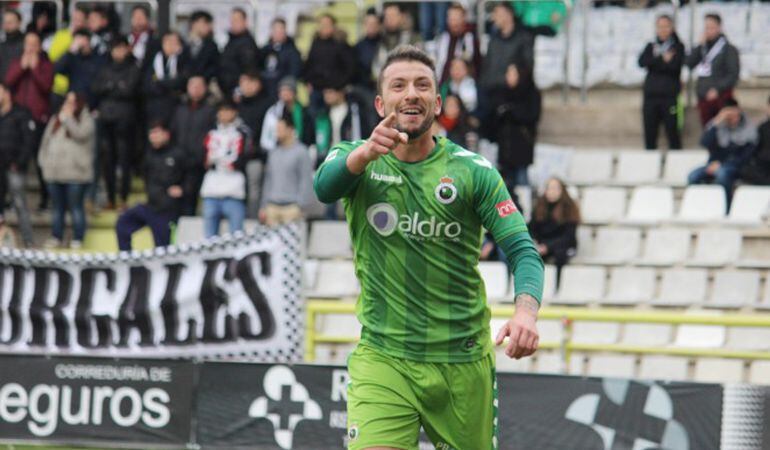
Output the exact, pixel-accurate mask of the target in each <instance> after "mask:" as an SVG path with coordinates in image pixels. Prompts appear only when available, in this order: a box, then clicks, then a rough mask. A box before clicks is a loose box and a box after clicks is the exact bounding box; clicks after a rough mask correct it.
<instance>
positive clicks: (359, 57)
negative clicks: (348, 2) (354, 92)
mask: <svg viewBox="0 0 770 450" xmlns="http://www.w3.org/2000/svg"><path fill="white" fill-rule="evenodd" d="M381 40H382V24H381V23H380V16H378V15H377V11H375V10H374V8H370V9H368V10H367V11H366V15H365V16H364V35H363V37H362V38H361V39H360V40H359V41H358V42H357V43H356V46H355V53H356V65H357V70H356V85H358V86H360V87H362V88H364V89H365V90H367V91H370V92H374V91H375V89H376V83H375V78H374V76H373V75H372V63H373V62H374V57H375V56H376V55H377V49H378V48H379V46H380V41H381Z"/></svg>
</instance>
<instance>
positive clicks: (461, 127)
mask: <svg viewBox="0 0 770 450" xmlns="http://www.w3.org/2000/svg"><path fill="white" fill-rule="evenodd" d="M443 98H444V103H443V104H442V105H441V114H440V115H439V116H438V117H437V118H436V120H437V123H438V125H439V126H440V131H441V132H442V134H444V135H445V136H446V137H447V138H449V140H450V141H452V142H454V143H455V144H457V145H459V146H461V147H464V148H466V149H468V150H472V151H477V150H478V134H477V131H476V129H477V127H476V124H475V122H476V121H475V119H474V118H473V117H471V115H470V114H469V113H468V111H467V109H466V108H465V105H464V104H463V101H462V99H461V98H460V97H458V96H457V95H455V94H447V95H444V96H443Z"/></svg>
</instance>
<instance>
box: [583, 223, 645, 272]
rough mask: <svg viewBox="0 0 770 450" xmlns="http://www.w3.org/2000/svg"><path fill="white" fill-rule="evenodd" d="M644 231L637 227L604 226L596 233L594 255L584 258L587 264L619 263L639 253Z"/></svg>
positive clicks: (633, 257) (631, 258) (629, 259)
mask: <svg viewBox="0 0 770 450" xmlns="http://www.w3.org/2000/svg"><path fill="white" fill-rule="evenodd" d="M641 241H642V232H641V230H639V229H637V228H612V227H602V228H599V231H598V232H597V234H596V240H595V241H594V251H593V256H591V257H588V258H584V259H582V261H583V262H584V263H587V264H603V265H617V264H622V263H625V262H628V261H631V260H633V259H635V258H636V257H637V256H638V255H639V247H640V245H641Z"/></svg>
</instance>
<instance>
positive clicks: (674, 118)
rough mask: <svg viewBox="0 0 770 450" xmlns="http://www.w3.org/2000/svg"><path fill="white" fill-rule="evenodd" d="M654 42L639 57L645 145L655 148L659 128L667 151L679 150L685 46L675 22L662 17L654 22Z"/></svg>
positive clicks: (680, 145)
mask: <svg viewBox="0 0 770 450" xmlns="http://www.w3.org/2000/svg"><path fill="white" fill-rule="evenodd" d="M655 34H656V37H655V40H654V41H653V42H650V43H649V44H647V46H646V47H645V48H644V51H642V54H641V55H640V56H639V67H643V68H646V69H647V78H645V80H644V105H643V106H642V116H643V118H644V145H645V148H646V149H648V150H654V149H656V148H658V129H659V128H660V124H661V122H662V123H663V126H664V127H665V129H666V137H667V138H668V148H669V149H680V148H682V138H681V135H680V132H679V108H678V101H679V92H680V91H681V90H682V82H681V81H680V75H681V73H682V64H683V63H684V45H682V43H681V41H680V40H679V36H677V34H676V31H674V21H673V20H672V19H671V17H669V16H666V15H663V16H660V17H658V19H657V21H656V22H655Z"/></svg>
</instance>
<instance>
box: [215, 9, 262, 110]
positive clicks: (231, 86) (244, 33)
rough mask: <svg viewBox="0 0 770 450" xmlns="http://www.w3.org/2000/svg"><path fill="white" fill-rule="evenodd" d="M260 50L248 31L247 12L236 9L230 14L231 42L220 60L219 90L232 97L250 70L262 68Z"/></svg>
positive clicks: (228, 42)
mask: <svg viewBox="0 0 770 450" xmlns="http://www.w3.org/2000/svg"><path fill="white" fill-rule="evenodd" d="M261 61H262V58H261V57H260V53H259V48H258V47H257V43H256V42H255V41H254V37H253V36H252V35H251V33H250V32H249V29H248V20H247V18H246V11H244V10H243V9H241V8H234V9H233V11H232V13H230V40H229V41H227V45H226V46H225V49H224V51H223V52H222V56H221V57H220V59H219V76H218V77H217V81H218V82H219V88H220V89H221V90H222V95H224V96H225V97H230V96H231V95H233V91H235V88H236V87H238V79H239V77H240V76H241V74H242V73H244V72H246V71H248V70H256V69H259V68H260V67H261Z"/></svg>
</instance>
